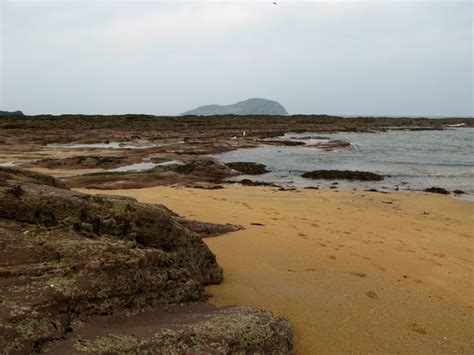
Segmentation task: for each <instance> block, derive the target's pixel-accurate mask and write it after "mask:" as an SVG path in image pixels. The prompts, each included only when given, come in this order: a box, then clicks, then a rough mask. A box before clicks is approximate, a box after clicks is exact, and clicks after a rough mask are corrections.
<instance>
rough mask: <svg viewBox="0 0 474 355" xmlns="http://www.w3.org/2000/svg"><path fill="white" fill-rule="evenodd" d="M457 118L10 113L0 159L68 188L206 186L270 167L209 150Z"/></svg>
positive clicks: (439, 125) (426, 126) (340, 145)
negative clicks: (226, 160) (225, 158)
mask: <svg viewBox="0 0 474 355" xmlns="http://www.w3.org/2000/svg"><path fill="white" fill-rule="evenodd" d="M459 124H464V125H465V126H466V127H472V126H474V120H470V119H463V118H447V119H426V118H384V117H379V118H373V117H356V118H342V117H334V116H325V115H313V116H303V115H299V116H258V115H247V116H232V115H228V116H209V117H197V116H183V117H159V116H149V115H120V116H84V115H63V116H47V115H44V116H23V117H18V116H17V117H15V116H8V117H2V120H1V121H0V165H2V164H5V166H18V167H21V168H26V169H31V170H35V171H38V172H44V173H47V174H51V175H53V176H57V177H59V178H60V179H61V180H62V181H63V182H64V183H65V184H66V185H67V186H68V187H70V188H81V187H85V188H97V189H103V190H107V189H130V188H142V187H151V186H162V185H173V184H178V185H183V186H194V187H202V186H203V184H204V185H205V184H211V185H212V184H220V183H222V182H223V181H226V180H227V179H229V178H232V177H235V176H237V175H238V174H248V173H250V174H263V173H266V172H267V171H268V170H267V169H265V167H262V166H258V165H255V164H252V163H249V162H241V163H243V164H239V165H236V164H235V163H231V165H232V164H233V167H232V166H230V165H229V164H227V165H226V164H223V163H221V162H219V161H217V160H215V159H213V158H211V157H210V155H214V154H218V153H223V152H229V151H233V150H236V149H245V148H254V147H258V146H261V145H281V146H288V145H290V146H293V145H294V146H295V147H297V146H300V145H304V143H303V142H299V141H294V140H293V141H292V140H284V139H277V137H280V136H281V135H283V134H284V133H285V132H318V133H331V132H383V131H387V130H394V129H406V130H420V129H423V130H441V129H444V128H446V127H449V126H452V125H459ZM313 146H314V148H315V149H321V150H332V149H350V148H351V144H350V143H349V142H344V141H338V140H335V141H328V142H323V143H317V144H314V145H313ZM307 147H310V146H309V145H308V146H307ZM234 168H235V169H234ZM239 169H240V170H239Z"/></svg>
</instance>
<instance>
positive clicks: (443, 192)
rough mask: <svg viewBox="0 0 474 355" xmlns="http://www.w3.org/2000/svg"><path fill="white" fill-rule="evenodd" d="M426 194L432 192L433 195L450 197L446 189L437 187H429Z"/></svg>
mask: <svg viewBox="0 0 474 355" xmlns="http://www.w3.org/2000/svg"><path fill="white" fill-rule="evenodd" d="M425 192H431V193H433V194H440V195H449V191H448V190H446V189H445V188H442V187H436V186H433V187H428V188H427V189H425Z"/></svg>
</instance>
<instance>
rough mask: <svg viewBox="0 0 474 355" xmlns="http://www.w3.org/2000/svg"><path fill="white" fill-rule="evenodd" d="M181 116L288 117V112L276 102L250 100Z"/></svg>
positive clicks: (198, 109)
mask: <svg viewBox="0 0 474 355" xmlns="http://www.w3.org/2000/svg"><path fill="white" fill-rule="evenodd" d="M181 115H182V116H184V115H196V116H212V115H288V112H287V111H286V110H285V108H284V107H283V106H282V105H281V104H279V103H278V102H276V101H271V100H266V99H248V100H245V101H241V102H237V103H235V104H233V105H227V106H221V105H206V106H200V107H198V108H195V109H194V110H190V111H186V112H184V113H182V114H181Z"/></svg>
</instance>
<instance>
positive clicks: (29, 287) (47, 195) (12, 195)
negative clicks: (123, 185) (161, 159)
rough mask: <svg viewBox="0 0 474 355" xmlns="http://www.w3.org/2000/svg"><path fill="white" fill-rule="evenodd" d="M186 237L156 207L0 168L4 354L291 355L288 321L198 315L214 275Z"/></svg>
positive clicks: (208, 310)
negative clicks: (230, 354) (269, 354)
mask: <svg viewBox="0 0 474 355" xmlns="http://www.w3.org/2000/svg"><path fill="white" fill-rule="evenodd" d="M187 225H190V226H192V225H194V223H192V224H189V223H185V222H184V220H183V219H182V218H181V217H179V216H177V215H176V214H174V213H172V212H171V211H170V210H168V209H167V208H166V207H164V206H160V205H146V204H141V203H138V202H137V201H136V200H134V199H130V198H123V197H107V198H106V197H101V196H89V195H86V194H81V193H77V192H74V191H71V190H68V189H67V188H65V187H64V186H63V185H62V184H61V183H60V182H59V181H57V180H55V179H54V178H52V177H49V176H46V175H41V174H36V173H32V172H28V171H22V170H17V169H8V168H0V349H1V351H2V353H3V352H4V353H7V354H9V353H12V354H13V353H15V354H24V353H25V354H26V353H31V352H53V353H54V352H56V353H104V352H105V353H114V352H128V353H156V352H165V353H166V352H168V353H169V352H187V353H188V352H203V351H204V352H211V353H221V352H229V351H231V352H232V351H238V352H244V353H245V352H252V353H253V352H274V353H282V354H287V353H291V350H292V332H291V327H290V325H289V323H288V321H287V320H285V319H282V318H275V317H273V316H272V315H271V314H270V313H268V312H265V311H262V310H256V309H251V308H247V307H241V306H232V307H226V308H220V309H219V308H216V307H213V306H210V305H208V304H207V303H205V301H206V299H207V296H206V294H205V292H204V285H206V284H210V283H220V282H221V281H222V278H223V273H222V269H221V268H220V267H219V265H218V264H217V262H216V258H215V256H214V254H213V253H212V252H211V251H210V250H209V249H208V248H207V246H206V245H205V244H204V243H203V242H202V240H201V236H200V235H198V234H197V233H195V232H193V231H192V230H190V229H189V228H188V227H187ZM209 228H214V229H215V228H216V226H215V225H211V226H210V227H209ZM201 229H202V226H200V228H199V230H201ZM222 230H223V231H226V230H228V228H223V229H222ZM230 230H232V229H230ZM198 233H199V232H198ZM177 304H179V306H177ZM101 324H103V325H104V326H100V325H101ZM105 325H107V326H105Z"/></svg>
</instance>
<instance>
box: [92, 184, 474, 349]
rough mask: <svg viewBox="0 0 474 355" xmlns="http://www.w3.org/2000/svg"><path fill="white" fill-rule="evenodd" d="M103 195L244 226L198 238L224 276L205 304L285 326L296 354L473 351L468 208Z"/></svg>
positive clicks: (257, 196) (447, 200)
mask: <svg viewBox="0 0 474 355" xmlns="http://www.w3.org/2000/svg"><path fill="white" fill-rule="evenodd" d="M86 191H87V192H92V191H91V190H86ZM94 192H96V193H104V191H94ZM106 193H110V194H121V195H127V196H133V197H135V198H137V199H138V200H139V201H141V202H146V203H161V204H164V205H166V206H168V207H170V208H171V209H172V210H174V211H175V212H177V213H179V214H181V215H183V216H186V217H188V218H192V219H198V220H203V221H208V222H215V223H233V224H241V225H243V226H244V227H245V228H246V229H245V230H242V231H239V232H235V233H231V234H227V235H224V236H220V237H216V238H210V239H206V243H207V244H208V245H209V247H210V248H211V249H212V250H213V251H214V253H215V254H216V255H217V258H218V261H219V263H220V264H221V265H222V267H223V268H224V275H225V280H224V282H223V283H222V284H221V285H216V286H211V287H208V289H207V290H208V292H209V293H210V294H212V296H213V298H212V299H211V302H213V303H215V304H217V305H227V304H245V305H249V306H255V307H260V308H264V309H267V310H271V311H272V312H274V313H275V314H277V315H281V316H285V317H288V318H289V319H290V321H291V323H292V325H293V327H294V331H295V351H296V353H297V354H315V353H318V354H325V353H348V352H352V353H369V352H370V353H396V352H401V353H426V354H428V353H454V352H461V353H473V352H474V340H473V339H474V337H473V335H474V309H473V307H474V285H473V284H474V277H473V276H474V273H473V264H474V257H473V250H474V234H473V226H474V223H473V222H474V217H473V216H474V203H472V202H468V201H461V200H457V199H454V198H452V197H447V196H440V195H433V194H426V193H402V192H399V193H390V194H382V193H376V192H362V191H350V190H343V191H334V190H329V189H326V190H300V191H297V192H295V191H287V192H281V191H276V190H275V189H269V188H255V187H240V186H231V187H226V188H225V189H223V190H199V189H191V188H177V187H155V188H146V189H140V190H114V191H107V192H106ZM257 224H263V226H260V225H257Z"/></svg>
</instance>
